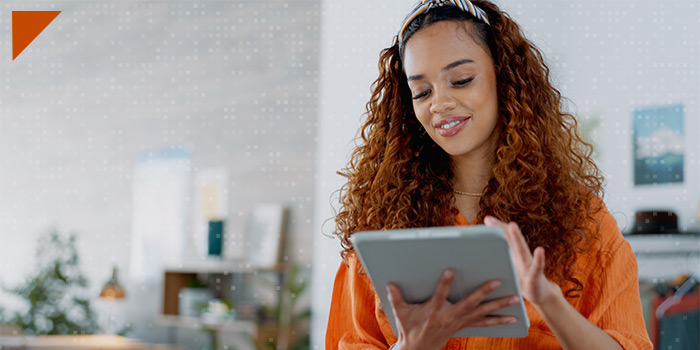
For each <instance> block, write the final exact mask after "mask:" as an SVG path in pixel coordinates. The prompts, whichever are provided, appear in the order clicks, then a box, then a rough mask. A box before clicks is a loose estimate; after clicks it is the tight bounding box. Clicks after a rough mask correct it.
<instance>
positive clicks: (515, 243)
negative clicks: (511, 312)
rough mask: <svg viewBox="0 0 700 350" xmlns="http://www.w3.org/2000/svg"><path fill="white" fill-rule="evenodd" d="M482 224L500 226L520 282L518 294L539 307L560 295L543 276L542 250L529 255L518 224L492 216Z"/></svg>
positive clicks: (557, 287) (556, 287) (554, 285)
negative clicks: (504, 234)
mask: <svg viewBox="0 0 700 350" xmlns="http://www.w3.org/2000/svg"><path fill="white" fill-rule="evenodd" d="M484 224H485V225H486V226H500V227H502V228H503V231H505V233H506V240H507V241H508V245H509V246H510V250H511V256H512V258H513V265H514V266H515V272H516V273H517V274H518V280H519V281H520V292H521V293H522V294H523V297H524V298H525V299H527V300H528V301H529V302H530V303H532V304H533V305H534V306H536V307H539V306H541V305H544V304H545V303H546V302H547V301H548V300H551V299H552V298H554V297H556V296H557V293H559V294H561V289H560V288H559V286H558V285H557V284H556V283H554V282H552V281H550V280H549V279H547V277H546V276H545V274H544V264H545V259H544V248H542V247H537V248H536V249H535V251H534V254H533V253H531V252H530V247H528V245H527V242H526V241H525V237H523V233H522V232H521V231H520V227H519V226H518V224H516V223H515V222H512V221H511V222H510V223H508V224H506V223H505V222H503V221H500V220H498V219H496V218H495V217H493V216H486V218H484Z"/></svg>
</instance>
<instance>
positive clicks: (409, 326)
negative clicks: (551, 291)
mask: <svg viewBox="0 0 700 350" xmlns="http://www.w3.org/2000/svg"><path fill="white" fill-rule="evenodd" d="M453 279H454V271H452V270H451V269H448V270H446V271H445V272H444V273H443V274H442V277H441V278H440V282H439V283H438V286H437V287H436V288H435V293H434V294H433V296H432V297H431V298H430V299H429V300H428V301H426V302H424V303H422V304H409V303H407V302H406V301H404V299H403V297H402V296H401V290H400V289H399V287H398V286H396V285H395V284H393V283H389V284H388V285H387V287H386V289H387V293H388V295H389V302H390V303H391V308H392V311H393V312H394V318H395V319H396V328H397V329H398V338H399V340H398V341H397V343H396V347H395V349H396V350H399V349H400V350H407V349H439V348H440V347H442V346H443V345H445V343H447V341H448V340H449V339H450V338H451V337H452V336H453V335H454V334H455V333H456V332H457V331H459V330H460V329H462V328H465V327H486V326H496V325H501V324H506V323H514V322H515V321H516V320H515V317H512V316H489V314H491V313H493V312H494V311H496V310H498V309H501V308H503V307H506V306H508V305H513V304H515V303H517V302H518V297H517V296H509V297H503V298H499V299H495V300H491V301H487V302H483V301H484V298H486V296H487V295H488V294H489V293H491V291H493V290H494V289H496V288H498V287H499V286H500V285H501V282H500V281H498V280H491V281H489V282H487V283H485V284H483V285H482V286H480V287H479V288H478V289H477V290H475V291H474V292H472V293H471V294H469V295H467V296H466V297H464V298H463V299H462V300H460V301H458V302H457V303H454V304H453V303H451V302H449V301H448V300H447V295H448V294H449V292H450V285H451V284H452V280H453Z"/></svg>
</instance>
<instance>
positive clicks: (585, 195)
mask: <svg viewBox="0 0 700 350" xmlns="http://www.w3.org/2000/svg"><path fill="white" fill-rule="evenodd" d="M472 2H473V3H474V4H475V5H477V6H479V7H480V8H481V9H482V10H484V11H485V12H486V14H487V16H488V18H489V21H490V26H487V25H485V24H483V23H482V22H480V21H478V20H476V19H474V18H473V17H470V16H469V15H465V14H464V13H463V12H461V11H458V10H455V9H449V8H448V9H445V8H443V9H442V10H440V11H441V12H442V15H440V16H442V17H443V18H445V16H443V15H444V14H445V13H447V16H446V17H447V18H446V19H441V18H440V16H437V15H435V14H436V13H437V11H434V10H431V11H428V12H427V13H425V14H423V15H421V16H419V17H418V18H417V19H416V20H417V21H418V24H414V25H413V26H412V27H411V26H409V31H410V30H412V31H413V32H415V31H416V30H419V29H420V28H422V27H426V26H429V25H431V24H432V23H434V22H436V21H439V20H459V21H465V22H466V23H469V24H468V25H467V26H469V27H468V29H469V32H470V33H473V34H474V35H477V38H476V39H478V41H477V42H480V43H481V44H482V45H484V46H488V49H489V50H488V51H489V52H490V53H491V56H492V58H493V60H494V67H495V71H496V80H497V84H498V88H497V89H498V100H499V102H498V103H499V105H498V113H499V121H498V124H497V126H496V127H497V128H499V138H498V144H497V149H496V154H495V163H494V166H493V169H492V170H493V177H492V178H491V180H490V181H489V183H488V186H487V189H486V192H485V194H484V196H483V197H482V198H481V200H480V202H479V206H480V209H481V210H480V212H479V214H478V216H477V221H478V222H480V223H481V222H483V219H484V217H485V216H486V215H493V216H495V217H497V218H499V219H500V220H504V221H515V222H517V223H518V224H519V225H520V227H521V229H522V231H523V234H524V235H525V237H526V239H527V241H528V245H529V246H530V248H531V249H534V248H535V247H537V246H542V247H544V248H545V250H546V252H547V254H546V256H547V263H546V267H545V273H546V275H547V276H548V277H549V278H552V279H553V280H554V281H555V282H557V283H559V284H560V285H562V286H564V285H565V284H567V285H566V286H567V296H574V295H575V294H576V293H575V292H577V291H580V290H582V289H583V285H582V284H581V282H580V281H579V280H578V279H576V278H575V277H574V276H573V271H572V266H573V265H574V262H575V261H576V257H577V255H578V254H580V253H581V252H582V251H584V250H586V249H589V248H590V246H591V245H592V243H593V241H594V239H595V232H592V231H591V229H590V227H591V226H590V224H591V222H589V221H591V220H592V219H591V218H592V215H593V213H594V212H596V211H598V210H599V209H600V208H599V207H595V206H592V205H591V203H592V202H593V200H594V199H595V198H596V197H602V195H603V190H602V186H603V178H602V176H601V175H600V172H599V170H598V168H597V166H596V165H595V163H594V162H593V160H592V159H591V156H590V155H591V151H592V147H591V146H590V145H589V144H587V143H586V142H584V141H583V140H582V139H581V138H580V137H579V135H578V134H577V131H576V120H575V119H574V117H573V116H572V115H571V114H569V113H566V112H564V111H563V110H562V106H561V103H562V97H561V94H560V92H559V91H558V90H557V89H555V88H554V87H553V86H552V84H551V83H550V81H549V68H547V66H546V65H545V62H544V59H543V57H542V54H541V53H540V51H539V50H538V49H537V48H536V47H535V46H534V45H533V44H532V43H531V42H530V41H528V40H527V39H526V38H525V37H524V35H523V34H522V32H521V30H520V27H519V26H518V25H517V24H516V23H515V22H514V21H513V20H512V19H511V18H510V17H509V16H508V15H507V14H506V13H504V12H501V11H500V10H499V9H498V7H497V6H496V5H494V4H492V3H490V2H487V1H478V0H477V1H472ZM450 11H453V12H454V11H457V12H458V13H456V15H455V16H459V17H460V18H459V19H454V18H452V19H449V12H450ZM430 16H434V17H433V18H432V19H431V18H430ZM426 17H427V18H426ZM416 20H414V21H416ZM410 28H413V29H410ZM410 34H411V33H409V35H406V37H405V40H410ZM403 44H404V43H399V41H398V36H396V37H395V38H394V43H393V45H392V46H391V47H389V48H386V49H384V50H382V52H381V54H380V58H379V77H378V78H377V79H376V80H375V81H374V83H373V84H372V89H373V92H372V96H371V98H370V100H369V102H367V104H366V110H367V113H366V117H367V118H366V120H365V122H364V124H363V125H362V127H361V128H360V130H359V131H358V135H357V138H356V141H358V145H357V146H356V148H355V149H354V151H353V152H352V154H351V157H350V161H349V163H348V166H347V167H346V168H345V169H343V171H340V172H338V173H339V174H340V175H342V176H345V177H346V178H347V183H346V184H345V185H344V186H343V187H342V188H341V189H340V204H341V208H340V210H339V211H338V213H337V215H336V217H335V221H336V227H335V231H334V234H336V235H337V236H339V237H340V239H341V242H342V243H341V244H342V246H343V248H344V250H343V251H342V253H341V254H342V256H343V258H344V259H345V257H346V256H347V254H348V253H350V252H351V251H352V249H353V248H352V245H351V243H350V241H349V240H348V238H349V237H350V235H352V234H353V233H354V232H357V231H364V230H380V229H397V228H412V227H428V226H446V225H453V224H454V222H455V218H456V215H457V214H458V213H459V212H458V210H457V209H456V208H455V207H454V205H453V202H454V196H453V192H452V187H451V180H452V176H453V172H452V169H451V168H450V167H451V164H450V159H449V157H448V155H447V153H445V152H444V151H443V150H442V149H441V148H440V147H439V146H437V145H436V144H435V143H434V142H433V141H432V139H430V137H428V136H427V135H426V133H425V131H424V130H423V128H422V126H421V125H420V123H419V122H418V120H417V118H416V116H415V114H414V112H413V105H412V100H411V93H410V90H409V88H408V84H407V82H406V75H405V74H404V71H403V66H402V63H401V56H402V55H401V54H402V52H400V49H399V47H401V49H403Z"/></svg>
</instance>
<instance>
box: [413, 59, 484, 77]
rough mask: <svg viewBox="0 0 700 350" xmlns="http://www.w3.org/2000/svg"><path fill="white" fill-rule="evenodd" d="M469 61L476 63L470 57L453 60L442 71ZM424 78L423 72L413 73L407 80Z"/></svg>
mask: <svg viewBox="0 0 700 350" xmlns="http://www.w3.org/2000/svg"><path fill="white" fill-rule="evenodd" d="M467 63H474V61H473V60H470V59H467V58H465V59H462V60H457V61H454V62H452V63H450V64H448V65H446V66H445V67H444V68H442V71H443V72H444V71H448V70H450V69H452V68H454V67H457V66H459V65H462V64H467ZM423 78H425V75H423V74H418V75H411V76H410V77H408V81H407V82H409V81H413V80H420V79H423Z"/></svg>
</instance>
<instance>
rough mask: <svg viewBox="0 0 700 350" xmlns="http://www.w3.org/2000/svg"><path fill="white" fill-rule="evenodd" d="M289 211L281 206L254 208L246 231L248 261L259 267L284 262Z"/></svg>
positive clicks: (263, 205) (262, 205)
mask: <svg viewBox="0 0 700 350" xmlns="http://www.w3.org/2000/svg"><path fill="white" fill-rule="evenodd" d="M286 220H287V210H286V209H285V208H284V207H283V206H282V205H281V204H260V205H257V206H255V207H254V208H253V210H252V212H251V214H250V218H249V221H248V228H247V230H246V261H247V262H248V263H249V264H251V265H253V266H258V267H267V266H275V265H277V264H279V263H280V261H281V260H282V252H283V245H284V235H285V231H286V230H285V226H286Z"/></svg>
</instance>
